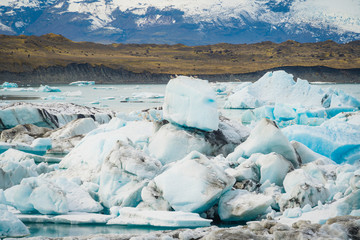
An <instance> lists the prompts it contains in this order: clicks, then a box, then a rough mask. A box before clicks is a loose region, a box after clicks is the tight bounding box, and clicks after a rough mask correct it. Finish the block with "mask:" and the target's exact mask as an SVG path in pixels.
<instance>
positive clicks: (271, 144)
mask: <svg viewBox="0 0 360 240" xmlns="http://www.w3.org/2000/svg"><path fill="white" fill-rule="evenodd" d="M272 152H276V153H278V154H280V155H282V156H283V157H284V158H286V159H287V160H289V161H290V162H291V163H292V165H293V166H294V167H295V168H297V167H298V166H299V161H298V157H297V155H296V153H295V150H294V148H293V147H292V145H291V144H290V142H289V140H288V139H287V137H286V136H285V135H284V134H283V133H282V131H281V130H280V129H279V128H278V126H277V125H276V123H275V122H273V121H271V120H269V119H267V118H264V119H262V120H261V121H260V122H259V123H258V124H257V125H256V127H255V128H254V129H253V130H252V131H251V133H250V136H249V137H248V138H247V139H246V141H245V142H243V143H242V144H240V145H239V146H238V147H236V149H235V151H234V152H233V153H231V154H229V155H228V156H227V159H228V160H229V161H237V160H238V159H239V158H240V157H245V158H249V157H250V156H251V155H252V154H254V153H263V154H268V153H272Z"/></svg>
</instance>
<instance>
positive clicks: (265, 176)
mask: <svg viewBox="0 0 360 240" xmlns="http://www.w3.org/2000/svg"><path fill="white" fill-rule="evenodd" d="M256 165H257V166H258V167H259V168H260V183H261V184H264V183H265V182H266V181H269V182H270V183H275V184H276V185H278V186H282V185H283V181H284V178H285V176H286V175H287V173H288V172H290V171H292V170H293V169H294V167H293V165H292V163H291V162H289V161H288V160H286V159H285V158H284V157H283V156H282V155H280V154H277V153H270V154H266V155H260V156H259V157H258V158H257V159H256Z"/></svg>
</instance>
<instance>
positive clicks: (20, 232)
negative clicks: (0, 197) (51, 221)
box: [0, 204, 30, 238]
mask: <svg viewBox="0 0 360 240" xmlns="http://www.w3.org/2000/svg"><path fill="white" fill-rule="evenodd" d="M29 234H30V232H29V230H28V229H27V227H26V226H25V225H24V224H23V223H22V222H21V221H20V220H19V219H18V218H17V217H16V216H15V215H14V214H13V213H11V212H9V211H8V210H7V207H6V206H5V205H1V204H0V238H4V237H24V236H26V235H29Z"/></svg>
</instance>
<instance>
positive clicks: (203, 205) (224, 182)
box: [154, 151, 235, 213]
mask: <svg viewBox="0 0 360 240" xmlns="http://www.w3.org/2000/svg"><path fill="white" fill-rule="evenodd" d="M154 181H155V183H156V186H157V187H158V188H159V189H160V190H161V191H162V193H163V197H164V199H165V200H167V201H168V202H169V203H170V205H171V206H172V208H173V209H175V210H176V211H185V212H197V213H201V212H203V211H206V210H208V209H209V208H210V207H212V206H213V205H214V204H215V203H216V201H217V200H218V198H219V197H220V196H221V194H223V193H224V192H226V191H227V190H229V189H230V188H231V187H232V186H233V184H234V183H235V179H234V178H233V177H232V176H230V175H228V174H227V173H225V172H224V170H223V169H222V168H220V167H219V166H217V165H216V164H214V163H213V162H211V161H210V160H209V159H208V158H206V157H205V156H204V155H202V154H200V153H198V152H195V151H194V152H191V153H190V154H189V155H187V156H186V157H185V158H184V159H182V160H180V161H177V162H176V163H174V164H173V165H172V166H170V167H169V168H168V169H167V170H165V171H164V172H163V173H161V174H160V175H158V176H157V177H155V178H154Z"/></svg>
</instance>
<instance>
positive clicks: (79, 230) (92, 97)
mask: <svg viewBox="0 0 360 240" xmlns="http://www.w3.org/2000/svg"><path fill="white" fill-rule="evenodd" d="M230 84H236V83H230ZM318 85H319V86H320V87H321V88H324V89H326V88H328V87H331V88H333V89H336V88H337V89H341V90H343V91H344V92H346V93H348V94H350V95H352V96H354V97H356V98H358V99H360V85H359V84H324V83H322V84H318ZM37 87H38V86H34V87H33V88H34V89H37ZM54 87H57V88H59V89H60V90H61V92H36V91H3V90H2V91H0V99H1V104H4V103H11V102H17V101H25V102H72V103H76V104H80V105H86V106H93V107H100V108H109V109H112V110H113V111H115V112H124V113H129V112H131V111H139V110H143V109H148V108H152V107H159V106H161V105H162V102H163V98H161V97H160V98H159V97H158V98H134V97H133V96H134V94H135V95H136V94H139V93H153V94H158V95H164V94H165V87H166V85H165V84H151V85H150V84H144V85H93V86H82V87H79V86H69V85H58V86H54ZM224 99H225V96H224V95H219V96H218V106H219V110H220V112H221V113H222V114H223V115H225V116H227V117H230V118H233V119H234V118H235V119H236V118H237V117H239V113H241V110H229V109H223V103H224ZM27 226H28V227H29V230H30V233H31V235H30V236H32V237H35V236H47V237H65V236H79V235H92V234H121V233H126V234H141V233H148V232H151V231H155V230H161V229H163V228H153V227H127V226H106V225H67V224H51V223H47V224H39V223H31V224H27Z"/></svg>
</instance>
